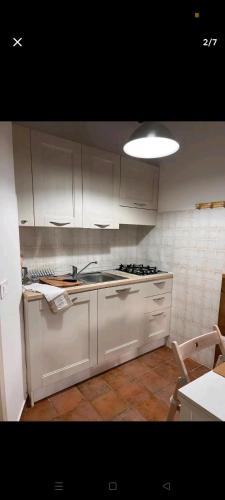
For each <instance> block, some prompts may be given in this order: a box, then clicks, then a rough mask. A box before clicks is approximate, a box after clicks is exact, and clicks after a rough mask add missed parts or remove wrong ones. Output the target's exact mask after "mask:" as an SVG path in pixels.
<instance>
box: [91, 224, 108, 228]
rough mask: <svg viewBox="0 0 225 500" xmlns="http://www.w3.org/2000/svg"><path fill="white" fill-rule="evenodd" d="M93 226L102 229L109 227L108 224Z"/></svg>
mask: <svg viewBox="0 0 225 500" xmlns="http://www.w3.org/2000/svg"><path fill="white" fill-rule="evenodd" d="M94 226H97V227H101V228H103V229H104V227H109V226H110V224H94Z"/></svg>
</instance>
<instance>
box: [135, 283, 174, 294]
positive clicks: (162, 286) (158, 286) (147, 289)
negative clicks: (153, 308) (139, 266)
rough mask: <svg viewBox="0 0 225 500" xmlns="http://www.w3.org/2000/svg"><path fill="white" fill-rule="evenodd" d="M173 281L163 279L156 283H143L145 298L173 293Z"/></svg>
mask: <svg viewBox="0 0 225 500" xmlns="http://www.w3.org/2000/svg"><path fill="white" fill-rule="evenodd" d="M172 284H173V280H172V279H161V280H156V281H149V282H147V283H142V284H141V285H142V292H143V294H144V297H149V296H154V295H158V294H161V293H168V292H171V291H172Z"/></svg>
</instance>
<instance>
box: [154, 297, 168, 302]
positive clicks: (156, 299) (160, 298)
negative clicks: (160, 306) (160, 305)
mask: <svg viewBox="0 0 225 500" xmlns="http://www.w3.org/2000/svg"><path fill="white" fill-rule="evenodd" d="M164 299H165V297H156V298H155V299H153V300H155V302H157V301H158V300H164Z"/></svg>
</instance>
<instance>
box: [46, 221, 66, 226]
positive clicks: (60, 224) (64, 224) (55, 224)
mask: <svg viewBox="0 0 225 500" xmlns="http://www.w3.org/2000/svg"><path fill="white" fill-rule="evenodd" d="M49 222H50V224H54V226H67V225H68V224H70V222H53V221H51V220H50V221H49Z"/></svg>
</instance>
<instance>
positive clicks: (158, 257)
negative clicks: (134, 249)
mask: <svg viewBox="0 0 225 500" xmlns="http://www.w3.org/2000/svg"><path fill="white" fill-rule="evenodd" d="M137 258H138V260H143V261H144V260H145V261H146V262H150V263H152V264H154V265H157V266H158V267H159V268H160V269H162V270H165V271H171V272H173V273H174V283H173V302H172V318H171V338H172V339H175V340H177V341H178V343H181V342H184V341H185V340H188V339H190V338H192V337H195V336H197V335H200V334H201V333H205V332H207V331H210V330H211V329H212V326H213V324H215V323H217V322H218V311H219V301H220V289H221V280H222V274H223V273H224V272H225V209H224V208H217V209H213V210H212V209H205V210H188V211H182V212H167V213H161V214H158V217H157V225H156V227H154V228H153V229H152V230H151V231H150V232H149V233H148V234H146V235H145V236H144V238H143V240H142V242H140V244H139V246H138V253H137ZM198 360H199V361H200V362H202V363H203V364H205V365H206V366H209V367H211V366H212V360H213V356H212V352H211V353H209V352H208V351H207V350H204V351H202V352H201V353H199V355H198Z"/></svg>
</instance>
